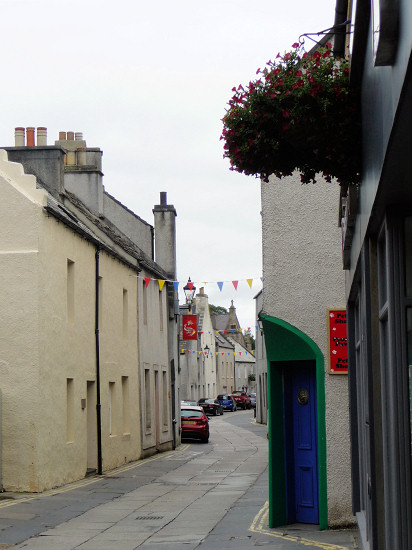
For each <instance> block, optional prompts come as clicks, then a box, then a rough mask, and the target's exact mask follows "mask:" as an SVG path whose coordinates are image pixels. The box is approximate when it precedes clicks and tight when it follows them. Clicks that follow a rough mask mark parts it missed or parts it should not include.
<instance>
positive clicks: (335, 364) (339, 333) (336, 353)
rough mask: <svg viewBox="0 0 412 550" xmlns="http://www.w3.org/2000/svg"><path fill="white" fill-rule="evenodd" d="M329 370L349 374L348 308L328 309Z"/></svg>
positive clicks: (331, 372) (333, 372)
mask: <svg viewBox="0 0 412 550" xmlns="http://www.w3.org/2000/svg"><path fill="white" fill-rule="evenodd" d="M328 329H329V372H330V374H348V339H347V334H346V310H345V309H330V310H329V311H328Z"/></svg>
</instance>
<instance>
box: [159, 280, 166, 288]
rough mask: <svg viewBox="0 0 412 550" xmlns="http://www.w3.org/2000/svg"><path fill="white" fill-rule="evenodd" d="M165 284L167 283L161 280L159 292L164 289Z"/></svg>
mask: <svg viewBox="0 0 412 550" xmlns="http://www.w3.org/2000/svg"><path fill="white" fill-rule="evenodd" d="M165 282H166V281H162V280H161V279H159V290H162V288H163V287H164V284H165Z"/></svg>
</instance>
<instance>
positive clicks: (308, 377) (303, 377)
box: [283, 361, 319, 524]
mask: <svg viewBox="0 0 412 550" xmlns="http://www.w3.org/2000/svg"><path fill="white" fill-rule="evenodd" d="M283 372H284V399H285V403H284V410H285V452H286V457H285V459H286V476H287V480H286V490H287V506H288V522H289V523H295V522H297V523H315V524H316V523H319V499H318V463H317V429H316V427H317V418H316V370H315V363H314V362H313V361H296V362H295V361H293V362H292V361H291V362H290V363H289V364H288V365H287V366H286V365H285V366H284V371H283Z"/></svg>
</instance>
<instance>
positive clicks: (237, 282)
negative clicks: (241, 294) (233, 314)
mask: <svg viewBox="0 0 412 550" xmlns="http://www.w3.org/2000/svg"><path fill="white" fill-rule="evenodd" d="M232 284H233V286H234V287H235V290H237V285H238V284H239V281H232Z"/></svg>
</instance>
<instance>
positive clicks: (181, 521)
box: [0, 411, 357, 550]
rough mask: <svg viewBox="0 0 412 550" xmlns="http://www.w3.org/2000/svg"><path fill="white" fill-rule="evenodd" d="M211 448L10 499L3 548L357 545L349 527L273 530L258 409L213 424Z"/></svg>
mask: <svg viewBox="0 0 412 550" xmlns="http://www.w3.org/2000/svg"><path fill="white" fill-rule="evenodd" d="M210 432H211V436H210V441H209V444H202V443H197V442H184V443H183V444H182V445H181V446H180V447H179V448H178V449H177V450H176V451H172V452H169V453H164V454H159V455H156V456H154V457H151V458H148V459H146V460H142V461H139V462H135V463H133V464H127V465H125V466H124V467H122V468H118V469H117V470H115V471H113V472H109V473H106V474H105V475H104V476H102V477H97V476H96V477H93V478H86V479H84V480H81V481H79V482H77V483H73V484H70V485H67V486H65V487H61V488H59V489H56V490H53V491H48V492H47V493H43V494H41V495H31V494H26V495H7V494H6V495H4V496H6V497H11V498H4V499H2V500H0V548H18V549H27V550H31V549H44V550H49V549H50V550H72V549H76V550H78V549H79V550H80V549H81V550H114V549H116V550H134V549H136V548H150V549H151V550H157V549H159V550H160V549H162V550H163V549H165V548H167V550H180V549H187V550H192V549H195V548H199V549H200V550H217V549H226V548H227V549H229V548H231V549H242V548H253V547H255V546H266V547H269V548H275V549H283V550H295V549H300V548H302V549H303V548H304V547H305V548H324V549H326V550H344V549H350V550H353V549H355V548H357V545H356V543H355V539H354V534H353V533H352V532H351V531H349V530H346V531H328V532H326V531H322V532H321V531H318V530H317V528H316V526H290V528H288V529H287V530H286V529H282V530H271V529H268V528H267V506H265V503H266V501H267V491H268V479H267V439H266V426H260V425H256V424H255V423H254V421H253V412H251V411H241V412H236V413H225V415H224V416H223V417H212V418H211V419H210Z"/></svg>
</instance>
